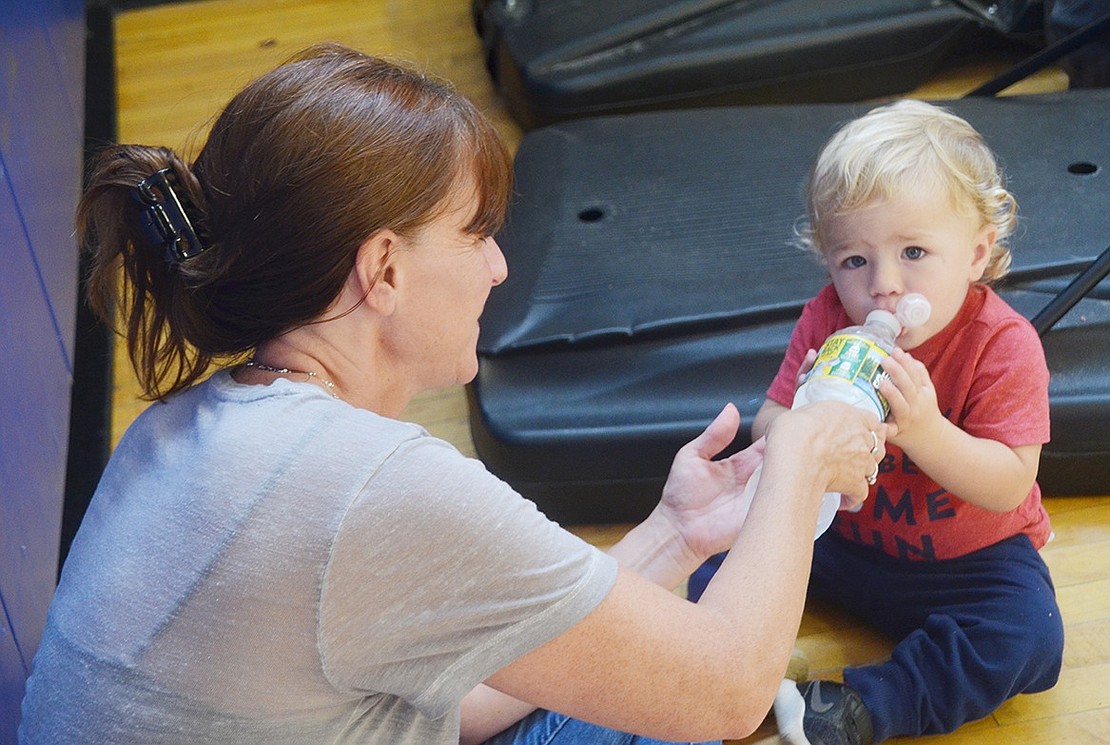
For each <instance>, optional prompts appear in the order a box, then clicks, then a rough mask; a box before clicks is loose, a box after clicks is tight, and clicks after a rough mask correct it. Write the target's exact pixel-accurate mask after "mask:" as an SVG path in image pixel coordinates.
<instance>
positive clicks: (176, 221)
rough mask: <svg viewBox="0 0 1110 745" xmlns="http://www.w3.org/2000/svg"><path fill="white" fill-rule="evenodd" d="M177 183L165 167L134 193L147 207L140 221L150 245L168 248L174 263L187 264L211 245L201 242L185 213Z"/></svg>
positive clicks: (146, 180) (138, 186)
mask: <svg viewBox="0 0 1110 745" xmlns="http://www.w3.org/2000/svg"><path fill="white" fill-rule="evenodd" d="M176 182H177V177H176V176H175V175H174V173H173V171H172V170H171V169H169V168H163V169H162V170H160V171H156V172H155V173H154V174H153V175H151V176H148V177H146V178H145V179H143V180H142V181H140V182H139V183H138V184H136V185H135V190H134V192H132V193H133V195H134V196H135V199H136V200H137V201H138V202H139V204H141V205H142V206H143V207H144V208H145V209H144V210H143V211H142V212H141V213H140V218H139V220H140V222H142V225H143V230H145V231H146V234H147V237H149V238H150V241H151V243H154V244H155V245H158V246H163V247H165V249H166V255H167V256H169V257H170V258H172V259H174V260H175V261H185V260H186V259H191V258H193V257H194V256H197V255H198V254H200V253H201V252H202V251H204V249H206V248H208V246H206V245H205V244H204V243H202V242H201V240H200V238H199V236H198V234H197V231H196V230H195V229H194V228H193V224H192V223H191V222H190V221H189V217H188V215H186V214H185V208H184V207H183V206H182V202H181V199H180V198H179V197H178V196H177V192H175V191H174V188H173V187H174V185H175V184H176Z"/></svg>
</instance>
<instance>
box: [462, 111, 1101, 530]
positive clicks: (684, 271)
mask: <svg viewBox="0 0 1110 745" xmlns="http://www.w3.org/2000/svg"><path fill="white" fill-rule="evenodd" d="M944 103H945V105H946V106H948V107H950V108H951V109H952V110H954V111H955V112H956V113H958V114H959V115H961V116H963V117H965V118H966V119H967V120H968V121H970V122H971V124H972V125H974V126H975V127H976V128H977V129H979V131H980V132H982V133H983V135H984V137H985V138H986V140H987V142H988V143H989V144H990V145H991V147H992V149H994V151H995V153H996V154H997V155H998V157H999V160H1000V161H1001V163H1002V165H1003V168H1004V170H1005V172H1006V174H1007V177H1008V183H1009V186H1010V188H1011V190H1012V191H1013V193H1014V194H1015V196H1016V197H1017V199H1018V203H1019V205H1020V216H1021V217H1020V225H1019V230H1018V232H1017V234H1016V235H1015V237H1014V240H1013V244H1014V266H1013V269H1012V272H1011V275H1010V277H1009V278H1008V280H1007V281H1006V283H1005V284H1004V285H1002V286H1001V287H999V290H1000V292H1001V294H1002V296H1003V297H1004V298H1005V299H1006V300H1007V301H1008V302H1009V303H1010V304H1011V305H1012V306H1014V307H1015V308H1016V309H1018V310H1019V311H1020V312H1021V313H1023V314H1024V315H1026V317H1028V318H1031V319H1034V323H1035V325H1038V326H1039V328H1041V330H1043V331H1044V333H1043V337H1042V338H1043V341H1044V345H1045V349H1046V352H1047V355H1048V362H1049V367H1050V369H1051V372H1052V381H1051V386H1050V401H1051V410H1052V442H1051V443H1049V444H1048V445H1047V446H1046V447H1045V448H1044V451H1043V456H1042V465H1041V476H1040V481H1041V484H1042V486H1043V487H1044V489H1045V492H1046V493H1048V494H1078V493H1088V494H1091V493H1093V494H1099V493H1107V492H1108V491H1110V424H1108V422H1110V373H1108V371H1107V362H1108V356H1110V280H1108V281H1105V282H1102V281H1101V277H1103V276H1105V266H1106V263H1107V261H1108V256H1110V253H1108V254H1107V255H1103V256H1102V260H1101V265H1102V267H1103V269H1102V271H1101V272H1098V273H1096V274H1092V272H1094V271H1095V270H1094V269H1091V270H1090V271H1089V272H1088V273H1087V274H1086V275H1085V276H1086V284H1085V285H1084V284H1083V282H1080V283H1079V284H1078V285H1072V286H1071V289H1072V291H1073V292H1072V295H1073V296H1079V295H1085V297H1083V298H1082V299H1080V300H1079V301H1078V303H1077V304H1075V305H1074V307H1071V305H1070V302H1071V301H1073V300H1074V299H1075V297H1072V298H1071V299H1067V298H1065V299H1064V300H1062V301H1058V302H1057V303H1055V304H1053V303H1051V302H1050V301H1052V299H1053V298H1054V297H1055V296H1056V295H1057V294H1058V293H1060V292H1061V290H1064V289H1065V288H1067V287H1068V286H1069V283H1071V282H1072V281H1073V278H1075V277H1076V275H1078V274H1080V273H1081V272H1084V270H1085V269H1087V268H1088V267H1090V266H1091V265H1092V262H1094V261H1095V260H1096V258H1097V257H1099V256H1100V254H1102V252H1103V249H1105V248H1106V247H1107V245H1110V91H1108V90H1089V91H1069V92H1065V93H1059V94H1045V95H1039V96H1024V97H1020V96H1018V97H1004V98H964V99H960V100H957V101H949V102H944ZM868 108H870V105H869V104H822V105H804V106H753V107H731V108H729V107H726V108H711V109H700V110H687V111H681V112H679V111H665V112H652V113H640V114H633V115H628V116H612V117H601V118H596V119H585V120H578V121H571V122H566V123H563V124H558V125H553V126H549V127H546V128H543V129H539V130H536V131H534V132H531V133H529V134H528V135H526V136H525V137H524V140H523V142H522V144H521V147H520V150H519V152H518V154H517V157H516V164H515V168H516V178H517V184H516V192H517V195H518V197H517V199H516V200H515V202H514V204H513V205H512V207H511V209H510V214H509V220H508V223H507V225H506V227H505V228H504V230H503V231H502V233H501V234H500V235H499V236H498V240H499V242H500V244H501V247H502V249H503V250H504V252H505V254H506V256H507V259H508V264H509V278H508V280H507V281H506V282H505V283H504V284H503V285H502V286H500V287H498V288H495V289H494V291H493V293H492V295H491V297H490V301H489V304H488V306H487V310H486V312H485V314H484V315H483V318H482V334H481V338H480V341H479V359H480V366H479V373H478V376H477V378H476V379H475V381H474V382H473V383H472V384H471V385H470V386H469V387H468V400H469V407H470V420H471V430H472V434H473V437H474V441H475V445H476V448H477V452H478V454H479V456H480V457H481V458H482V459H483V460H484V461H485V462H486V464H487V465H488V466H489V468H490V469H491V470H492V471H493V472H494V473H496V474H498V475H500V476H501V477H502V478H504V479H505V480H507V481H508V482H509V483H510V484H512V485H513V486H514V487H516V488H517V489H518V490H519V491H521V492H522V493H523V494H524V495H525V496H527V497H529V498H531V499H533V500H534V501H536V502H537V504H539V506H540V507H541V508H542V509H543V510H545V511H546V512H547V513H548V515H549V516H551V517H552V518H553V519H556V520H560V521H563V522H566V523H575V522H586V523H595V522H612V521H630V520H637V519H640V518H642V517H643V516H644V515H646V513H647V511H648V510H649V509H650V508H651V506H653V505H654V503H655V502H656V501H657V499H658V494H659V488H660V486H661V485H662V481H663V478H664V476H665V474H666V472H667V470H668V468H669V465H670V462H671V459H672V458H673V455H674V452H675V451H676V450H677V449H678V447H679V446H681V445H682V444H683V443H684V442H686V441H687V440H689V439H690V438H692V437H693V436H695V435H696V434H697V433H698V432H700V431H701V430H702V429H703V428H704V427H705V425H706V424H707V423H708V422H709V421H710V420H711V419H712V418H713V416H715V415H716V414H717V412H718V411H719V410H720V409H721V407H722V405H723V404H724V403H725V402H726V401H733V402H734V403H735V404H736V405H737V406H738V407H739V409H740V411H741V414H742V417H743V421H744V424H743V426H742V433H741V435H740V436H739V437H738V438H737V442H736V443H735V447H741V446H744V445H746V444H747V443H748V441H749V438H750V430H749V425H750V423H751V420H752V417H753V416H754V414H755V412H756V410H757V409H758V407H759V405H760V404H761V403H762V400H763V396H764V392H765V390H766V387H767V385H768V384H769V383H770V381H771V379H772V377H773V376H774V374H775V372H776V371H777V369H778V365H779V363H780V361H781V358H782V355H783V353H784V351H785V348H786V344H787V341H788V339H789V336H790V332H791V329H792V328H793V324H794V322H795V320H796V319H797V317H798V314H799V313H800V311H801V307H802V305H803V304H804V302H805V301H806V300H808V299H809V298H810V297H812V296H813V295H814V294H815V293H816V292H817V291H818V290H819V289H820V288H821V287H822V286H823V285H824V283H825V282H826V281H827V280H826V276H825V275H824V273H823V272H822V270H821V269H820V268H819V267H818V266H817V265H816V263H815V262H812V261H811V260H809V259H808V258H807V257H806V255H804V254H802V253H801V252H800V251H799V250H798V249H795V248H791V247H790V246H788V240H789V238H790V236H791V234H792V230H793V227H794V225H795V223H796V221H797V219H798V218H799V217H800V216H801V215H802V214H803V212H804V207H803V202H802V199H803V194H802V189H803V182H804V179H805V175H806V173H807V172H808V169H809V167H810V166H811V164H812V162H813V160H814V158H815V157H816V155H817V152H818V150H819V148H820V147H821V146H822V144H823V143H824V142H825V141H826V139H827V138H828V137H829V136H830V135H831V134H832V132H833V131H834V130H835V129H836V127H837V126H838V125H839V124H841V123H842V122H844V121H846V120H848V119H851V118H854V117H856V116H858V115H860V114H862V113H864V112H865V111H866V110H867V109H868ZM1077 288H1078V289H1077ZM1046 306H1050V308H1049V310H1048V311H1046V312H1044V313H1042V310H1044V309H1045V308H1046ZM1069 308H1070V310H1068V309H1069ZM1061 315H1062V318H1059V321H1058V322H1056V323H1055V324H1054V325H1053V322H1055V321H1056V320H1057V317H1058V316H1061ZM1048 326H1051V330H1048V328H1047V327H1048Z"/></svg>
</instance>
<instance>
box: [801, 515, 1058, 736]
mask: <svg viewBox="0 0 1110 745" xmlns="http://www.w3.org/2000/svg"><path fill="white" fill-rule="evenodd" d="M813 551H814V556H813V574H812V575H811V577H810V585H809V592H810V597H813V598H819V599H822V600H826V601H830V602H832V603H835V604H837V605H840V606H842V607H843V608H845V609H848V610H849V611H851V612H852V613H853V614H855V615H858V616H859V617H860V618H861V619H862V620H864V621H865V622H866V623H868V624H869V625H871V626H873V627H875V628H876V629H878V630H879V631H881V632H882V633H884V634H886V635H888V636H890V637H891V638H893V639H900V640H901V641H899V642H898V644H897V646H896V647H895V648H894V651H893V652H891V655H890V659H889V660H888V661H886V662H883V663H881V664H877V665H869V666H866V667H857V668H847V669H845V670H844V681H845V682H846V683H847V684H848V685H850V686H851V687H852V688H855V689H856V690H857V691H859V693H860V696H861V697H862V698H863V702H864V704H865V705H866V706H867V709H868V710H869V711H870V712H871V720H872V724H873V725H874V728H875V741H876V742H879V741H882V740H885V739H887V738H888V737H894V736H896V735H911V736H916V735H924V734H938V733H943V732H951V731H952V730H954V729H956V728H957V727H959V726H960V725H962V724H965V723H966V722H970V721H974V720H976V719H982V718H983V717H985V716H987V715H989V714H990V713H991V712H993V711H994V710H995V709H997V708H998V707H999V706H1001V705H1002V703H1003V702H1005V701H1006V700H1007V699H1009V698H1011V697H1013V696H1015V695H1017V694H1019V693H1035V692H1037V691H1044V690H1047V689H1049V688H1051V687H1052V686H1054V685H1055V684H1056V680H1057V678H1058V677H1059V675H1060V666H1061V664H1062V661H1063V654H1064V627H1063V623H1062V621H1061V619H1060V608H1059V606H1057V604H1056V591H1055V589H1054V588H1053V586H1052V579H1051V578H1050V577H1049V574H1048V567H1047V566H1045V563H1044V561H1043V560H1042V559H1041V556H1040V554H1039V553H1038V552H1037V551H1036V550H1035V549H1034V548H1033V545H1032V544H1031V543H1030V542H1029V539H1028V538H1027V537H1025V536H1024V535H1018V536H1014V537H1013V538H1009V539H1007V540H1005V541H1002V542H1001V543H997V544H995V545H993V546H988V547H987V548H984V549H981V550H979V551H976V552H975V553H972V554H968V555H967V556H962V557H960V558H958V559H948V560H945V561H932V562H925V561H899V560H897V559H894V558H892V557H889V556H887V555H886V554H883V553H881V552H879V551H877V550H875V549H871V548H867V547H864V546H859V545H856V544H854V543H850V542H848V541H845V540H843V539H842V538H840V537H839V536H836V535H833V534H826V535H824V536H822V538H821V539H820V540H818V541H817V543H816V544H815V545H814V547H813Z"/></svg>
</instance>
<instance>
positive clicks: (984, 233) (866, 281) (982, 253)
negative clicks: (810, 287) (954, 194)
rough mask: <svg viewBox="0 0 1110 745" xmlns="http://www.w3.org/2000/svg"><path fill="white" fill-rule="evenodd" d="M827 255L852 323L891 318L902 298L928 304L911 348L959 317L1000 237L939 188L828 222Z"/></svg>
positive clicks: (909, 332)
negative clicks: (875, 316)
mask: <svg viewBox="0 0 1110 745" xmlns="http://www.w3.org/2000/svg"><path fill="white" fill-rule="evenodd" d="M823 233H824V238H825V242H824V245H823V251H824V255H825V258H826V260H827V263H828V270H829V275H830V277H831V278H832V282H833V285H834V286H835V287H836V291H837V294H838V295H839V296H840V300H841V302H842V303H843V305H844V308H845V309H846V310H847V312H848V317H849V318H851V319H852V322H853V323H857V324H859V323H863V321H864V319H865V318H866V317H867V314H868V313H869V312H870V311H872V310H874V309H875V308H882V309H883V310H888V311H890V312H892V313H893V312H894V310H895V306H896V305H897V304H898V301H899V300H900V299H901V298H902V296H903V295H906V294H908V293H911V292H920V293H921V294H922V295H924V296H925V297H927V298H928V299H929V302H930V303H931V304H932V308H933V312H932V314H931V315H930V317H929V321H928V322H927V323H926V324H925V325H924V326H920V327H918V328H916V329H906V330H905V331H904V332H903V334H902V336H901V337H900V338H899V340H898V345H899V346H900V347H902V348H903V349H907V350H909V349H913V348H914V347H916V346H918V345H919V344H921V343H922V342H924V341H925V340H926V339H929V338H930V337H932V336H933V335H934V334H936V333H937V332H938V331H940V330H941V329H943V328H944V327H945V326H947V325H948V324H949V322H951V320H952V319H953V318H955V316H956V313H958V312H959V310H960V307H961V306H962V305H963V301H964V298H965V297H966V295H967V290H968V287H969V286H970V285H971V283H973V282H975V281H977V280H979V278H980V277H982V276H983V270H984V268H985V267H986V265H987V261H988V259H989V258H990V250H991V246H992V245H993V244H994V240H995V236H996V230H995V228H994V226H992V225H985V226H984V225H981V224H980V223H979V219H978V217H977V216H976V215H975V214H974V213H973V211H972V210H970V209H967V210H956V209H954V208H953V206H952V204H951V202H950V200H949V198H948V195H947V194H946V193H945V192H944V191H943V190H942V189H936V190H933V189H926V188H915V189H911V190H909V191H906V192H904V193H902V194H900V195H898V196H895V197H893V198H891V199H886V200H882V201H876V202H872V203H870V204H868V205H867V206H865V207H862V208H860V209H857V210H853V211H851V212H847V213H844V214H842V215H836V216H834V217H831V218H828V219H827V223H826V226H825V230H824V231H823Z"/></svg>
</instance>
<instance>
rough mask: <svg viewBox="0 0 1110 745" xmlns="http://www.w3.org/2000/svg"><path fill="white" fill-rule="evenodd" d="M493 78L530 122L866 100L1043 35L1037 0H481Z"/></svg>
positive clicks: (521, 118)
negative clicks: (989, 49)
mask: <svg viewBox="0 0 1110 745" xmlns="http://www.w3.org/2000/svg"><path fill="white" fill-rule="evenodd" d="M473 13H474V19H475V23H476V26H477V29H478V32H479V34H480V35H481V37H482V40H483V45H484V47H485V54H486V63H487V67H488V69H489V72H490V75H491V77H492V79H493V82H494V83H495V85H496V86H497V89H498V90H499V91H500V93H501V94H502V97H503V98H504V99H505V101H506V104H507V106H508V109H509V111H510V112H511V113H512V115H513V116H514V118H516V119H517V121H518V122H519V123H520V124H521V125H522V126H523V127H524V128H525V129H531V128H533V127H536V126H541V125H544V124H550V123H553V122H557V121H564V120H567V119H573V118H579V117H584V116H597V115H604V114H614V113H628V112H632V111H643V110H649V109H651V110H656V109H662V108H674V107H683V108H690V107H705V106H717V105H737V104H749V105H750V104H766V103H802V102H837V101H842V102H843V101H860V100H865V99H869V98H874V97H877V96H884V95H892V94H897V93H903V92H905V91H908V90H911V89H912V88H914V87H916V86H918V85H920V84H921V83H922V82H923V81H924V80H925V79H926V78H927V77H928V76H929V75H930V74H931V73H932V72H933V71H934V70H935V69H936V68H937V67H938V65H940V64H941V63H942V62H944V61H946V60H947V59H948V58H950V57H952V56H954V55H955V54H956V53H958V52H960V51H963V50H966V49H970V48H972V47H982V46H983V45H985V44H991V43H994V44H1001V43H1016V40H1018V39H1021V40H1022V42H1021V43H1023V44H1024V43H1032V42H1033V40H1036V41H1038V42H1039V34H1040V31H1041V30H1042V26H1043V10H1042V8H1041V3H1039V2H1031V1H1030V0H1001V1H994V2H988V1H986V0H864V1H857V2H848V3H836V2H830V1H829V0H604V1H603V2H581V0H474V2H473Z"/></svg>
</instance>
